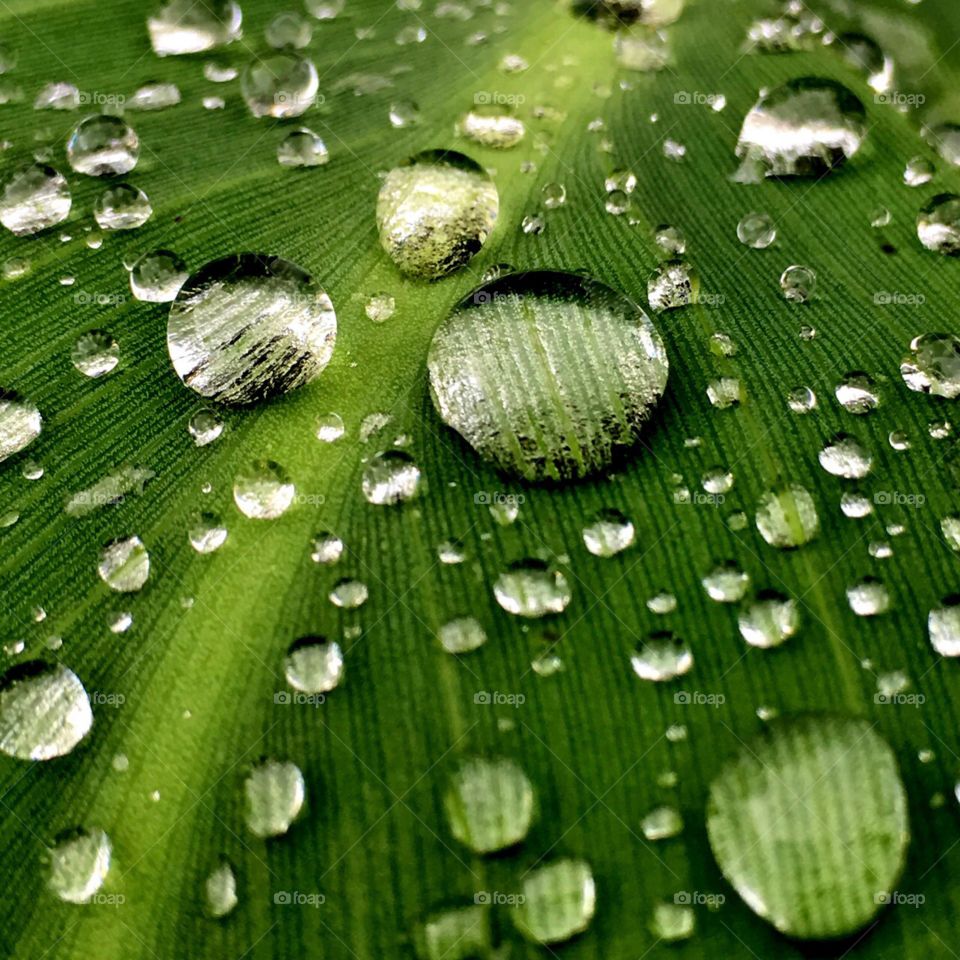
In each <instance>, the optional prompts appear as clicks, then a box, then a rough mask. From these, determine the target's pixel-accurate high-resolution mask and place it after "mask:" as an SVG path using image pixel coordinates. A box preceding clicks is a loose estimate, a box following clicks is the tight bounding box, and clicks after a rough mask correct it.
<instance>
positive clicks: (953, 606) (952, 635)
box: [927, 594, 960, 798]
mask: <svg viewBox="0 0 960 960" xmlns="http://www.w3.org/2000/svg"><path fill="white" fill-rule="evenodd" d="M927 629H928V630H929V632H930V644H931V645H932V647H933V649H934V650H936V651H937V653H939V654H940V656H942V657H960V594H951V595H950V596H949V597H944V598H943V602H942V605H941V606H939V607H937V608H935V609H933V610H931V611H930V616H929V617H928V618H927ZM958 798H960V794H958Z"/></svg>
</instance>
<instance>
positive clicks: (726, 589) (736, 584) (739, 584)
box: [700, 560, 750, 603]
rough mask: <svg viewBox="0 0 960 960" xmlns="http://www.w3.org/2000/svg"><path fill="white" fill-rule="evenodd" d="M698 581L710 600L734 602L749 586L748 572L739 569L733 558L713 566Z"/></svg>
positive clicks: (740, 597)
mask: <svg viewBox="0 0 960 960" xmlns="http://www.w3.org/2000/svg"><path fill="white" fill-rule="evenodd" d="M700 582H701V583H702V584H703V589H704V590H706V592H707V596H708V597H709V598H710V599H711V600H715V601H716V602H717V603H736V602H737V601H738V600H742V599H743V597H744V594H746V592H747V590H748V589H749V587H750V574H748V573H747V572H746V571H744V570H741V569H740V567H739V566H738V565H737V563H736V561H735V560H727V561H725V562H724V563H721V564H718V565H717V566H715V567H714V568H713V569H712V570H711V571H710V572H709V573H707V574H706V575H705V576H704V578H703V580H701V581H700Z"/></svg>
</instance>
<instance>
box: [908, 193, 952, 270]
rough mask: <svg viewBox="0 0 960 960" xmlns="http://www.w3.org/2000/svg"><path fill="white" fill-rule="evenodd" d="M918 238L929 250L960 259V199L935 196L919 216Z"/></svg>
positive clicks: (944, 194) (948, 195)
mask: <svg viewBox="0 0 960 960" xmlns="http://www.w3.org/2000/svg"><path fill="white" fill-rule="evenodd" d="M917 236H918V237H919V238H920V242H921V243H922V244H923V245H924V246H925V247H926V248H927V249H928V250H933V251H934V252H935V253H942V254H944V255H945V256H949V257H960V197H958V196H957V195H956V194H955V193H940V194H938V195H937V196H935V197H934V198H933V199H932V200H931V201H930V202H929V203H928V204H927V205H926V206H925V207H923V209H922V210H921V211H920V213H919V214H918V215H917Z"/></svg>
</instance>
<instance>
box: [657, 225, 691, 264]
mask: <svg viewBox="0 0 960 960" xmlns="http://www.w3.org/2000/svg"><path fill="white" fill-rule="evenodd" d="M653 239H654V242H655V243H656V245H657V246H658V247H659V248H660V249H661V250H662V251H663V252H664V253H665V254H667V255H668V256H671V257H679V256H682V255H683V254H684V253H686V250H687V238H686V235H685V234H684V232H683V231H682V230H681V229H680V228H679V227H674V226H671V225H670V224H668V223H664V224H661V225H660V226H659V227H657V229H656V230H654V232H653Z"/></svg>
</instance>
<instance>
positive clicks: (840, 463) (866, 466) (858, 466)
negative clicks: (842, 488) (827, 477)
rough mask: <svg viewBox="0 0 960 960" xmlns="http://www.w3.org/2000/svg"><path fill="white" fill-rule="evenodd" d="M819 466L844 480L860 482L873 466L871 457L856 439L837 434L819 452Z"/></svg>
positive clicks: (845, 434) (844, 434)
mask: <svg viewBox="0 0 960 960" xmlns="http://www.w3.org/2000/svg"><path fill="white" fill-rule="evenodd" d="M819 460H820V466H821V467H823V469H824V470H826V471H827V473H829V474H832V475H833V476H835V477H843V478H844V479H846V480H861V479H862V478H863V477H865V476H866V475H867V474H868V473H869V472H870V469H871V467H872V466H873V455H872V454H871V453H870V451H869V450H867V448H866V447H864V446H863V444H862V443H860V441H859V440H857V438H856V437H852V436H850V434H848V433H838V434H837V435H836V436H835V437H834V438H833V439H832V440H830V441H829V442H828V443H827V444H826V445H825V446H824V447H823V449H822V450H821V451H820V454H819Z"/></svg>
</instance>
